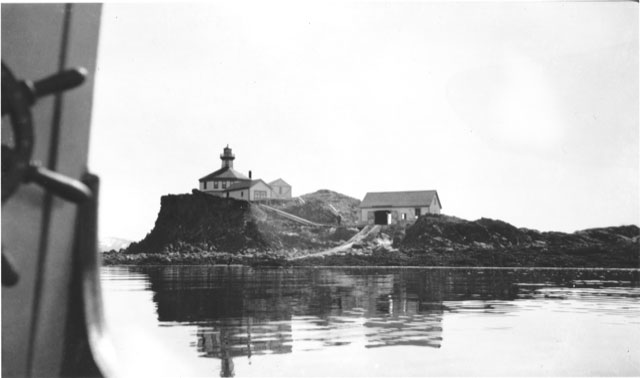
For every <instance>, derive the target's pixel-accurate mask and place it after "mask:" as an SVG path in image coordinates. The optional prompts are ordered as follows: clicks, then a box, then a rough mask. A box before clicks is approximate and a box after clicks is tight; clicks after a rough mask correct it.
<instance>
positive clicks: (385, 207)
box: [360, 190, 442, 225]
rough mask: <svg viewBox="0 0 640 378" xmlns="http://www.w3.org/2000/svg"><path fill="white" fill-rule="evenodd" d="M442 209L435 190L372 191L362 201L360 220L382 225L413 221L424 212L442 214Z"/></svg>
mask: <svg viewBox="0 0 640 378" xmlns="http://www.w3.org/2000/svg"><path fill="white" fill-rule="evenodd" d="M441 209H442V204H441V203H440V198H439V197H438V192H437V191H435V190H421V191H409V192H373V193H372V192H370V193H367V194H366V195H365V196H364V199H363V200H362V202H361V203H360V221H361V222H362V223H365V224H381V225H387V224H394V223H406V222H413V221H415V220H416V219H418V217H419V216H421V215H423V214H440V210H441Z"/></svg>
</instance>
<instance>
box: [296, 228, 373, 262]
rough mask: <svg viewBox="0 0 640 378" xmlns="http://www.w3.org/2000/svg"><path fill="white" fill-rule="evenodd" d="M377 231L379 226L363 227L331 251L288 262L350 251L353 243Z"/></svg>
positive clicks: (298, 257)
mask: <svg viewBox="0 0 640 378" xmlns="http://www.w3.org/2000/svg"><path fill="white" fill-rule="evenodd" d="M379 230H380V226H378V225H367V226H365V228H363V229H362V230H361V231H360V232H358V233H357V234H355V235H353V237H352V238H351V239H349V240H348V241H347V242H346V243H344V244H342V245H339V246H337V247H333V248H331V249H327V250H326V251H320V252H315V253H310V254H308V255H303V256H296V257H291V258H290V259H289V260H300V259H304V258H307V257H318V256H328V255H332V254H335V253H338V252H344V251H346V250H348V249H350V248H351V247H352V246H353V245H354V244H355V243H357V242H359V241H361V240H362V239H364V238H366V237H367V236H369V235H370V234H373V233H376V232H378V231H379Z"/></svg>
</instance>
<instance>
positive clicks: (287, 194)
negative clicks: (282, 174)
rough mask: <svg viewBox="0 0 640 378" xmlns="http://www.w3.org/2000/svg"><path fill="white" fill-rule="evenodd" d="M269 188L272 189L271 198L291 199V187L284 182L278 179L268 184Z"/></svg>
mask: <svg viewBox="0 0 640 378" xmlns="http://www.w3.org/2000/svg"><path fill="white" fill-rule="evenodd" d="M269 186H270V187H271V188H272V189H273V198H277V199H291V185H289V184H288V183H287V182H286V181H284V180H283V179H281V178H279V179H277V180H275V181H272V182H270V183H269Z"/></svg>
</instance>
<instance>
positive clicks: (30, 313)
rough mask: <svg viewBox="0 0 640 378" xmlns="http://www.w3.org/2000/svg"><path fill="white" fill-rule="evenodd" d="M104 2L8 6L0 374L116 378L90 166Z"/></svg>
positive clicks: (4, 10) (95, 188)
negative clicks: (103, 298) (105, 311)
mask: <svg viewBox="0 0 640 378" xmlns="http://www.w3.org/2000/svg"><path fill="white" fill-rule="evenodd" d="M100 16H101V5H99V4H85V3H75V4H7V3H4V4H2V376H3V377H34V376H47V377H52V376H82V377H90V376H113V375H118V374H117V372H116V371H115V370H114V368H115V367H116V364H114V363H113V360H112V356H113V355H114V354H113V349H112V348H111V347H110V343H109V341H108V338H107V337H106V334H107V333H106V331H105V328H104V323H103V315H102V307H101V306H102V304H101V292H100V284H99V270H98V268H99V263H100V261H99V256H98V253H97V211H98V184H99V182H98V178H97V176H95V175H92V174H90V173H89V172H88V170H87V156H88V152H89V132H90V124H91V108H92V101H93V87H94V73H95V72H96V58H97V52H98V37H99V29H100Z"/></svg>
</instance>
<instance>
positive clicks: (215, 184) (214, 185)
mask: <svg viewBox="0 0 640 378" xmlns="http://www.w3.org/2000/svg"><path fill="white" fill-rule="evenodd" d="M213 189H218V182H217V181H214V182H213Z"/></svg>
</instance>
